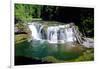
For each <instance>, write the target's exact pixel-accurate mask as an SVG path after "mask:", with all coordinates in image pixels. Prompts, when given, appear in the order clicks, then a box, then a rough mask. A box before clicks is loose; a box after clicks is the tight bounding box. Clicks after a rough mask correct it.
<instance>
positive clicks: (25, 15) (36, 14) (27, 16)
mask: <svg viewBox="0 0 100 69" xmlns="http://www.w3.org/2000/svg"><path fill="white" fill-rule="evenodd" d="M40 10H41V7H40V6H38V5H34V6H33V5H31V4H15V23H27V22H29V21H32V19H33V18H40Z"/></svg>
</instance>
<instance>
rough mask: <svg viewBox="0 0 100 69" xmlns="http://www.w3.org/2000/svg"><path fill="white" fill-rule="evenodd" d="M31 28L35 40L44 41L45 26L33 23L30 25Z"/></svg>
mask: <svg viewBox="0 0 100 69" xmlns="http://www.w3.org/2000/svg"><path fill="white" fill-rule="evenodd" d="M29 28H30V30H31V32H32V34H31V35H32V37H33V40H42V39H43V38H42V36H43V35H42V30H43V26H42V25H41V24H36V23H32V24H29Z"/></svg>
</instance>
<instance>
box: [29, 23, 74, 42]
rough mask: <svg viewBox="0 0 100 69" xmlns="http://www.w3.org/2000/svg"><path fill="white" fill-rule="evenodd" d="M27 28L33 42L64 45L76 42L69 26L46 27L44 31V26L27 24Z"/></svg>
mask: <svg viewBox="0 0 100 69" xmlns="http://www.w3.org/2000/svg"><path fill="white" fill-rule="evenodd" d="M29 28H30V30H31V32H32V37H33V40H41V41H42V40H46V41H48V42H49V43H66V42H74V41H76V37H75V34H74V32H73V28H72V27H71V25H70V24H67V25H58V26H48V27H47V29H46V31H44V26H43V25H41V24H39V23H36V22H34V23H31V24H29Z"/></svg>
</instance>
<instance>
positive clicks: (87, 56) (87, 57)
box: [75, 49, 94, 61]
mask: <svg viewBox="0 0 100 69" xmlns="http://www.w3.org/2000/svg"><path fill="white" fill-rule="evenodd" d="M93 60H94V53H93V49H90V50H86V51H85V52H83V55H81V56H80V57H79V58H77V59H75V61H93Z"/></svg>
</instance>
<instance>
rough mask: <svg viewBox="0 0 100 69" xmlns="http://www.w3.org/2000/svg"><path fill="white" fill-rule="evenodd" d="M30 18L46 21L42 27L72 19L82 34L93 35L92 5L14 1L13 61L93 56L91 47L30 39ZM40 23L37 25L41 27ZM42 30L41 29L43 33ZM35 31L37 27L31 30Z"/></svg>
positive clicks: (58, 60) (55, 60) (71, 59)
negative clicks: (34, 3) (21, 2)
mask: <svg viewBox="0 0 100 69" xmlns="http://www.w3.org/2000/svg"><path fill="white" fill-rule="evenodd" d="M32 22H36V23H38V22H40V23H41V24H43V25H47V26H46V27H45V30H46V29H47V28H48V27H49V26H51V25H52V24H54V25H67V24H72V23H74V24H75V26H77V28H78V30H79V31H80V32H81V33H82V36H84V37H85V38H91V39H94V8H89V7H73V6H72V7H71V6H51V5H33V4H18V3H16V4H15V5H14V24H15V28H14V29H15V31H14V35H15V65H26V64H45V63H62V62H79V61H93V60H94V48H87V47H84V46H83V45H80V44H75V45H76V46H75V47H71V48H69V46H68V45H67V43H65V44H59V43H58V44H52V43H51V44H50V43H48V42H46V41H45V42H44V43H41V42H40V41H35V40H33V41H32V36H31V35H32V30H33V28H32V30H30V29H29V27H30V28H31V26H30V23H32ZM45 22H46V23H45ZM41 24H40V25H36V26H37V27H38V28H39V27H40V28H42V27H43V26H41ZM54 29H55V28H54ZM45 30H42V31H41V33H43V35H44V31H45ZM34 31H36V30H33V34H35V33H36V32H37V31H36V32H35V33H34ZM48 31H50V30H47V32H48ZM60 31H62V30H60ZM53 33H54V31H53ZM44 36H45V35H44ZM35 37H36V36H35ZM43 38H44V37H43ZM59 39H60V38H59ZM90 43H92V42H90ZM92 46H93V44H92Z"/></svg>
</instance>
